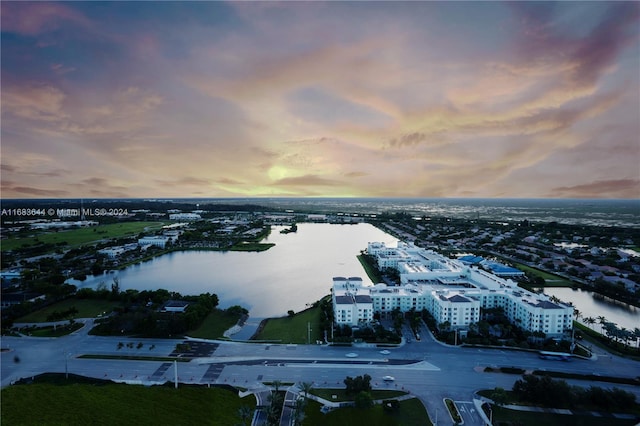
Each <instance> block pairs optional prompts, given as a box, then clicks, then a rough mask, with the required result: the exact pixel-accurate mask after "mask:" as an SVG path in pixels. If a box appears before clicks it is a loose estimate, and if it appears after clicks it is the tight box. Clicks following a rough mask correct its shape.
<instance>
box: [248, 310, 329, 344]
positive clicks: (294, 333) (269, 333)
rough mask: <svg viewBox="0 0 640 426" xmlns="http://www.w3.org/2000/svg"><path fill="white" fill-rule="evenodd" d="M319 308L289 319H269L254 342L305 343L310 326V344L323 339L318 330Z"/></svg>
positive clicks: (302, 312) (305, 311) (320, 331)
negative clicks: (309, 325)
mask: <svg viewBox="0 0 640 426" xmlns="http://www.w3.org/2000/svg"><path fill="white" fill-rule="evenodd" d="M320 314H321V310H320V307H316V308H309V309H307V310H304V311H301V312H298V313H297V314H295V315H294V316H293V318H290V317H282V318H269V319H268V320H267V323H266V324H265V326H264V328H263V329H262V330H261V331H260V332H259V333H258V335H257V336H256V338H255V340H278V341H281V342H282V343H301V344H303V343H307V332H308V331H307V327H308V324H309V323H310V324H311V342H315V341H316V340H322V339H324V334H323V333H322V330H320Z"/></svg>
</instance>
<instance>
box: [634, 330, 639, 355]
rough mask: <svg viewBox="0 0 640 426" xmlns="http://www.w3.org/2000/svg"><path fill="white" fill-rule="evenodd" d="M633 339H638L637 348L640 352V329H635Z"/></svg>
mask: <svg viewBox="0 0 640 426" xmlns="http://www.w3.org/2000/svg"><path fill="white" fill-rule="evenodd" d="M633 338H634V339H636V347H637V348H638V350H640V341H639V340H638V339H640V328H638V327H636V328H634V329H633Z"/></svg>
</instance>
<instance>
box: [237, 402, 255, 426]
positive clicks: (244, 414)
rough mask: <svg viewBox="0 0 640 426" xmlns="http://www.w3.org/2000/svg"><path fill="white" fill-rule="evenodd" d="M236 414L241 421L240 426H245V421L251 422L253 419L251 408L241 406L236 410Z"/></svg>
mask: <svg viewBox="0 0 640 426" xmlns="http://www.w3.org/2000/svg"><path fill="white" fill-rule="evenodd" d="M238 414H239V415H240V418H241V419H242V424H243V425H246V424H247V420H251V419H252V418H253V409H252V408H251V407H249V406H248V405H243V406H242V407H240V409H239V410H238Z"/></svg>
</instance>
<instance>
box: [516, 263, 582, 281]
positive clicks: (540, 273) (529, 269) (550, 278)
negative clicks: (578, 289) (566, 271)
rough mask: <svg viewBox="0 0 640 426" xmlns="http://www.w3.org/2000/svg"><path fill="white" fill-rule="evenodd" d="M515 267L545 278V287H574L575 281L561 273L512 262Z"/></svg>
mask: <svg viewBox="0 0 640 426" xmlns="http://www.w3.org/2000/svg"><path fill="white" fill-rule="evenodd" d="M512 263H513V266H514V267H515V268H518V269H520V270H521V271H524V272H530V273H532V274H534V275H537V276H539V277H542V278H544V280H545V287H573V283H572V282H571V281H569V280H567V279H566V278H563V277H561V276H559V275H555V274H551V273H549V272H545V271H541V270H540V269H536V268H532V267H530V266H527V265H523V264H522V263H517V262H512Z"/></svg>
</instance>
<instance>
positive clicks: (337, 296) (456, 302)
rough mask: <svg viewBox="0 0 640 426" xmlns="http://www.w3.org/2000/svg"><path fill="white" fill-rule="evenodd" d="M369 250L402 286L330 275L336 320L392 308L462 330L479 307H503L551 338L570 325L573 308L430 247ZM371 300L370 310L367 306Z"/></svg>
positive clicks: (352, 320)
mask: <svg viewBox="0 0 640 426" xmlns="http://www.w3.org/2000/svg"><path fill="white" fill-rule="evenodd" d="M367 252H368V253H369V254H371V255H374V256H375V257H376V260H377V261H378V265H379V267H383V266H381V265H393V264H395V266H393V267H394V268H395V269H397V270H398V272H399V273H400V281H401V284H400V285H399V286H387V285H386V284H375V285H365V284H363V282H362V279H361V278H358V277H352V278H348V279H347V278H342V277H336V278H334V279H333V290H332V291H333V303H334V305H333V306H334V314H335V317H336V322H338V323H339V324H349V325H356V324H358V323H361V322H368V321H371V319H372V318H373V313H374V312H378V313H380V314H383V315H384V314H386V313H389V312H392V311H393V310H394V309H396V308H399V309H400V310H401V311H402V312H407V311H409V310H411V309H415V310H416V311H422V310H423V309H426V310H427V311H428V312H429V313H430V314H431V315H432V316H433V317H434V318H435V320H436V321H437V323H438V324H445V325H448V326H449V327H452V328H454V329H466V328H468V326H469V324H471V323H477V322H478V321H480V319H481V316H480V314H481V309H490V308H502V309H503V310H504V313H505V315H506V316H507V318H508V319H509V321H510V322H511V323H512V324H514V325H516V326H518V327H520V328H522V329H524V330H526V331H530V332H536V331H539V332H543V333H545V334H546V335H548V336H551V337H553V336H561V335H563V334H564V333H565V332H566V331H567V330H571V329H572V327H573V306H571V305H568V304H564V303H562V302H553V301H551V300H550V298H549V297H548V296H547V295H545V294H535V293H531V292H529V291H527V290H525V289H523V288H521V287H518V285H517V283H515V282H514V281H511V280H507V279H504V278H500V277H498V276H496V275H493V274H491V273H489V272H486V271H484V270H481V269H478V268H477V267H474V266H471V265H465V264H463V263H462V262H458V261H457V260H455V259H449V258H446V257H444V256H442V255H440V254H438V253H435V252H433V251H431V250H424V249H421V248H418V247H416V246H415V245H413V244H407V243H404V242H399V243H398V246H397V247H395V248H389V247H386V246H385V244H384V243H369V245H368V248H367ZM385 267H392V266H385ZM363 295H364V296H368V298H363V297H361V298H360V300H361V301H362V302H361V303H359V302H358V300H357V299H356V296H363ZM369 299H370V301H371V306H372V309H371V310H369V309H368V308H365V306H367V307H368V306H369V305H367V303H369V302H368V301H369ZM365 301H366V302H365Z"/></svg>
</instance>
